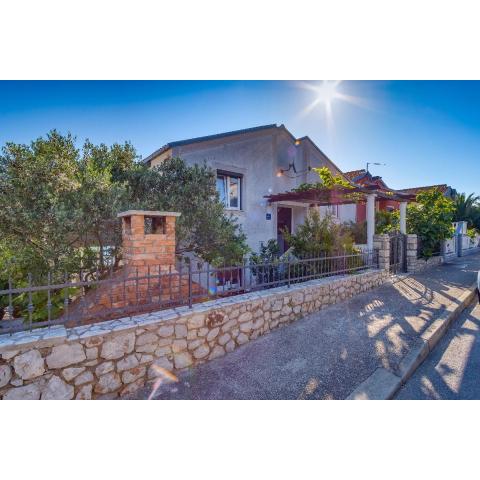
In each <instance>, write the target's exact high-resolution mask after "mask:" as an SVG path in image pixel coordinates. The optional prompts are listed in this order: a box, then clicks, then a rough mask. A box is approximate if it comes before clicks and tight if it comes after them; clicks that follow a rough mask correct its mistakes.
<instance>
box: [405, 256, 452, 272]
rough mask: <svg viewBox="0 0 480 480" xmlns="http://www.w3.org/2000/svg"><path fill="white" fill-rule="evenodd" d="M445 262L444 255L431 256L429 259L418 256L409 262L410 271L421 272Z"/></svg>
mask: <svg viewBox="0 0 480 480" xmlns="http://www.w3.org/2000/svg"><path fill="white" fill-rule="evenodd" d="M443 262H444V258H443V256H442V255H437V256H435V257H430V258H429V259H428V260H425V259H424V258H416V259H412V260H411V261H410V263H409V270H408V271H409V272H410V273H419V272H423V271H424V270H427V269H428V268H431V267H436V266H438V265H441V264H442V263H443Z"/></svg>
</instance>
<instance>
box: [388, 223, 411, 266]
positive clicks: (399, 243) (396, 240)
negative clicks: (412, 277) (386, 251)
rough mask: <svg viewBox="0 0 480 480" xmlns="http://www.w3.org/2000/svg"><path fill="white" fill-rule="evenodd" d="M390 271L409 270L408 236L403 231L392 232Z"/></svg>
mask: <svg viewBox="0 0 480 480" xmlns="http://www.w3.org/2000/svg"><path fill="white" fill-rule="evenodd" d="M390 271H391V272H392V273H400V272H406V271H407V236H406V235H404V234H403V233H391V234H390Z"/></svg>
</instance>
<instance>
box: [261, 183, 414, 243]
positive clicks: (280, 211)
mask: <svg viewBox="0 0 480 480" xmlns="http://www.w3.org/2000/svg"><path fill="white" fill-rule="evenodd" d="M265 198H266V199H267V201H268V202H269V204H270V205H276V207H277V239H278V240H279V244H280V246H281V248H282V246H283V247H284V241H283V239H282V236H281V233H280V232H281V230H282V229H283V228H287V229H288V230H289V231H294V229H295V225H297V224H299V222H300V223H301V222H302V221H303V219H304V218H305V216H306V215H307V213H308V211H309V209H312V208H317V209H319V211H320V213H321V214H322V211H323V212H328V211H330V212H332V213H334V214H335V212H337V215H336V216H337V217H338V211H339V209H345V208H351V207H352V206H356V205H358V204H361V203H364V204H365V205H366V221H367V250H368V251H371V250H373V247H374V238H373V237H374V235H375V212H376V210H377V208H376V204H378V202H380V201H385V200H389V201H396V202H398V203H399V205H400V233H401V234H406V233H407V218H406V214H407V203H408V202H411V201H414V200H415V198H416V197H415V195H412V194H407V193H404V192H399V191H395V190H386V189H379V188H378V187H375V186H365V187H360V186H356V187H353V188H347V187H341V186H337V187H335V188H312V189H309V190H305V191H290V192H284V193H277V194H271V195H266V196H265ZM294 209H297V210H300V209H301V210H300V212H297V213H296V215H295V217H294Z"/></svg>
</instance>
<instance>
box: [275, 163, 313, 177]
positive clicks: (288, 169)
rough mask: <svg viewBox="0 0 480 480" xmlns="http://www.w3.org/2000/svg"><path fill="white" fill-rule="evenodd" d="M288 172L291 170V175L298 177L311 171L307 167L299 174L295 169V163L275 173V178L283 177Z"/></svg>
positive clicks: (310, 168)
mask: <svg viewBox="0 0 480 480" xmlns="http://www.w3.org/2000/svg"><path fill="white" fill-rule="evenodd" d="M290 170H293V173H295V174H299V175H300V174H302V173H305V172H310V171H311V170H312V167H311V166H310V165H309V166H308V167H307V169H306V170H302V171H300V172H297V169H296V168H295V163H289V164H288V168H287V169H285V168H281V169H280V170H279V171H278V172H277V177H283V176H284V175H285V174H286V173H287V172H289V171H290ZM285 176H286V177H288V178H295V177H294V176H290V175H285Z"/></svg>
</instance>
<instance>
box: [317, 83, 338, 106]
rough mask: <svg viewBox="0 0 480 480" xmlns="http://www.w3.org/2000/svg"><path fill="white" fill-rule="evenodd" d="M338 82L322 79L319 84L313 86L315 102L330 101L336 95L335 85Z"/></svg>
mask: <svg viewBox="0 0 480 480" xmlns="http://www.w3.org/2000/svg"><path fill="white" fill-rule="evenodd" d="M338 84H339V82H328V81H324V82H322V83H321V84H320V86H318V87H315V91H316V93H317V103H325V104H328V103H330V104H331V103H332V102H333V100H334V99H335V98H336V97H338V95H339V93H338V91H337V86H338Z"/></svg>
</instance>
